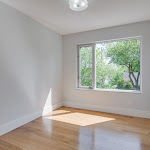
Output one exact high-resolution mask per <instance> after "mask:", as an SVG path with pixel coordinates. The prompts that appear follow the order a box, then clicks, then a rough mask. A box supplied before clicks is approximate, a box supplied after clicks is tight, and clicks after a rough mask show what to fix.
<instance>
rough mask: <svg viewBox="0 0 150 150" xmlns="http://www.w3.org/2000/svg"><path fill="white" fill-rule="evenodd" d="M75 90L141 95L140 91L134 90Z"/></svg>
mask: <svg viewBox="0 0 150 150" xmlns="http://www.w3.org/2000/svg"><path fill="white" fill-rule="evenodd" d="M76 90H84V91H99V92H118V93H134V94H142V91H136V90H119V89H90V88H76Z"/></svg>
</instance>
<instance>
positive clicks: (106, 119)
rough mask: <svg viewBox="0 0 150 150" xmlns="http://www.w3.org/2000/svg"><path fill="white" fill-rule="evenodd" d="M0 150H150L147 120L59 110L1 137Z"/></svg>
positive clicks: (149, 133) (149, 120) (65, 109)
mask: <svg viewBox="0 0 150 150" xmlns="http://www.w3.org/2000/svg"><path fill="white" fill-rule="evenodd" d="M0 150H150V119H142V118H136V117H129V116H122V115H115V114H109V113H102V112H95V111H89V110H80V109H73V108H67V107H62V108H59V109H57V110H55V111H53V112H52V113H51V114H47V115H45V116H43V117H41V118H39V119H36V120H34V121H32V122H30V123H28V124H26V125H24V126H22V127H20V128H18V129H16V130H14V131H12V132H9V133H7V134H5V135H3V136H1V137H0Z"/></svg>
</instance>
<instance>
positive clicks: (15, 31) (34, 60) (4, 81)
mask: <svg viewBox="0 0 150 150" xmlns="http://www.w3.org/2000/svg"><path fill="white" fill-rule="evenodd" d="M61 82H62V37H61V36H60V35H59V34H57V33H56V32H54V31H52V30H50V29H49V28H47V27H45V26H43V25H41V24H39V23H38V22H36V21H34V20H33V19H31V18H29V17H27V16H25V15H23V14H22V13H20V12H18V11H16V10H15V9H14V8H11V7H9V6H7V5H6V4H3V3H2V2H0V134H3V133H5V131H4V129H5V127H7V125H8V126H9V125H10V126H11V125H12V124H13V127H8V128H10V130H11V129H13V128H15V127H17V126H20V125H22V124H24V123H26V122H28V121H31V120H33V119H35V118H36V117H39V116H40V115H41V113H42V111H43V107H44V106H45V107H49V110H50V109H51V105H53V106H55V107H57V106H58V105H61V104H60V103H61V92H62V91H61V90H62V83H61ZM50 89H52V99H51V96H49V97H48V95H49V91H50ZM47 97H48V100H47ZM46 100H47V102H46ZM45 103H46V105H45ZM19 119H20V120H19ZM24 119H25V120H24ZM14 120H16V122H15V121H14ZM17 123H18V125H17Z"/></svg>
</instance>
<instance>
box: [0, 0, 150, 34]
mask: <svg viewBox="0 0 150 150" xmlns="http://www.w3.org/2000/svg"><path fill="white" fill-rule="evenodd" d="M1 1H3V2H5V3H7V4H9V5H11V6H12V7H14V8H16V9H17V10H19V11H21V12H23V13H24V14H26V15H28V16H30V17H32V18H34V19H35V20H37V21H39V22H40V23H42V24H44V25H46V26H48V27H49V28H51V29H53V30H54V31H56V32H58V33H60V34H62V35H65V34H70V33H77V32H82V31H88V30H94V29H100V28H106V27H112V26H117V25H123V24H129V23H135V22H140V21H146V20H150V0H89V7H88V9H87V10H85V11H82V12H74V11H72V10H70V8H69V7H68V0H1Z"/></svg>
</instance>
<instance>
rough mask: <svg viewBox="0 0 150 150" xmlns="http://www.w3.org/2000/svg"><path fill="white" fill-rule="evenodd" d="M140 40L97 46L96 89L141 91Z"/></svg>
mask: <svg viewBox="0 0 150 150" xmlns="http://www.w3.org/2000/svg"><path fill="white" fill-rule="evenodd" d="M140 84H141V83H140V40H139V39H136V40H125V41H115V42H109V43H99V44H96V88H102V89H122V90H140Z"/></svg>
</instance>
